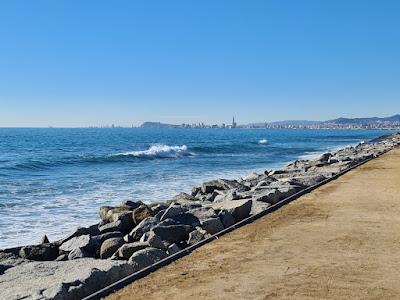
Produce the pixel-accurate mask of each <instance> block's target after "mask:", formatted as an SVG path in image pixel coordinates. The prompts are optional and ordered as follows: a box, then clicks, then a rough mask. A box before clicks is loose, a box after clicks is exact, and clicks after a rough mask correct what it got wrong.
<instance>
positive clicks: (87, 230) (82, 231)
mask: <svg viewBox="0 0 400 300" xmlns="http://www.w3.org/2000/svg"><path fill="white" fill-rule="evenodd" d="M99 234H100V231H99V228H98V224H94V225H91V226H89V227H78V228H77V229H76V230H75V231H74V232H73V233H71V234H69V235H68V236H67V237H66V238H64V239H62V240H60V241H58V242H57V243H58V244H60V245H61V244H63V243H65V242H67V241H69V240H71V239H72V238H74V237H78V236H82V235H90V236H92V235H99Z"/></svg>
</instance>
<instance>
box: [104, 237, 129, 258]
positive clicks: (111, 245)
mask: <svg viewBox="0 0 400 300" xmlns="http://www.w3.org/2000/svg"><path fill="white" fill-rule="evenodd" d="M123 244H124V239H123V238H120V237H116V238H111V239H108V240H105V241H104V242H103V244H101V247H100V258H109V257H111V256H112V255H113V254H114V253H115V252H116V251H117V250H118V249H119V248H120V247H121V246H122V245H123Z"/></svg>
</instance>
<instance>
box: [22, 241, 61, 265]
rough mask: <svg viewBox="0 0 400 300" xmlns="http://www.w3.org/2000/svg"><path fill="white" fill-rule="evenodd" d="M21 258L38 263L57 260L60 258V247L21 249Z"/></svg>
mask: <svg viewBox="0 0 400 300" xmlns="http://www.w3.org/2000/svg"><path fill="white" fill-rule="evenodd" d="M19 256H20V257H21V258H25V259H29V260H38V261H45V260H55V259H56V258H57V256H58V247H57V246H56V245H54V244H41V245H33V246H25V247H22V248H21V249H20V251H19Z"/></svg>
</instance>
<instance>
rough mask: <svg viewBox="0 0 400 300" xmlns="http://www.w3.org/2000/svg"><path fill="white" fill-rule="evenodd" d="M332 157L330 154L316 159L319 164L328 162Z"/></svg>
mask: <svg viewBox="0 0 400 300" xmlns="http://www.w3.org/2000/svg"><path fill="white" fill-rule="evenodd" d="M331 157H332V153H329V152H328V153H324V154H322V155H321V157H320V158H319V159H318V160H319V161H321V162H328V160H329V159H330V158H331Z"/></svg>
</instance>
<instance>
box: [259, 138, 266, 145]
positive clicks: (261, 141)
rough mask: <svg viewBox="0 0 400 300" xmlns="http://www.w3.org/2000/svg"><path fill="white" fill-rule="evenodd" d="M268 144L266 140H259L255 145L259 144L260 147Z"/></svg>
mask: <svg viewBox="0 0 400 300" xmlns="http://www.w3.org/2000/svg"><path fill="white" fill-rule="evenodd" d="M267 143H268V141H267V140H266V139H262V140H259V141H258V142H257V144H260V145H265V144H267Z"/></svg>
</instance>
